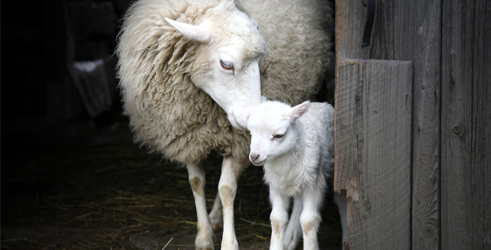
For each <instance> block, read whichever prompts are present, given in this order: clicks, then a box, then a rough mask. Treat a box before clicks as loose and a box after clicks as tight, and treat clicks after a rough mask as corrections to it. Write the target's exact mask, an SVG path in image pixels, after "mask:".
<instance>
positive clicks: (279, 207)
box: [269, 187, 289, 250]
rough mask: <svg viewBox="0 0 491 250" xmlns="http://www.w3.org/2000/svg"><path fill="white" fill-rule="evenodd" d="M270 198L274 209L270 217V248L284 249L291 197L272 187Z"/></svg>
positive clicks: (273, 249) (274, 249)
mask: <svg viewBox="0 0 491 250" xmlns="http://www.w3.org/2000/svg"><path fill="white" fill-rule="evenodd" d="M269 198H270V200H271V205H272V206H273V209H272V211H271V215H270V216H269V219H270V220H271V243H270V247H269V249H270V250H281V249H283V241H284V238H285V228H286V224H287V223H288V212H287V210H288V206H289V198H288V197H286V196H283V195H281V194H280V193H279V192H278V191H277V190H276V189H275V188H273V187H270V190H269Z"/></svg>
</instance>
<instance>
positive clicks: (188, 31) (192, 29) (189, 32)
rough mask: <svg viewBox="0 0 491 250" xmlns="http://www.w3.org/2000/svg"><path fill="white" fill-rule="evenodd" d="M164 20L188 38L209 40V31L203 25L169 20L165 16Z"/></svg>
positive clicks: (202, 40)
mask: <svg viewBox="0 0 491 250" xmlns="http://www.w3.org/2000/svg"><path fill="white" fill-rule="evenodd" d="M165 20H166V21H167V22H168V23H169V24H170V25H172V26H174V28H176V29H177V30H179V32H181V33H182V34H183V35H184V36H185V37H187V38H189V39H193V40H197V41H200V42H207V41H209V40H210V32H209V31H208V29H207V28H206V27H205V26H204V25H192V24H187V23H182V22H178V21H174V20H171V19H169V18H167V17H166V18H165Z"/></svg>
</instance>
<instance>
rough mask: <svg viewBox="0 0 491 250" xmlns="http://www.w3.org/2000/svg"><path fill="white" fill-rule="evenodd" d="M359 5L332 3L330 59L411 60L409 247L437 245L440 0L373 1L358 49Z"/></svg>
mask: <svg viewBox="0 0 491 250" xmlns="http://www.w3.org/2000/svg"><path fill="white" fill-rule="evenodd" d="M365 11H366V10H365V8H364V6H363V1H358V0H338V1H336V56H337V58H338V59H339V58H359V59H379V60H399V61H412V62H413V67H414V71H413V77H414V89H413V98H414V102H413V103H414V106H413V124H414V126H413V148H412V157H413V164H412V173H413V174H412V222H411V227H412V243H411V244H412V248H413V249H418V250H420V249H428V250H429V249H433V250H437V249H439V246H440V207H439V206H440V202H439V195H440V189H439V188H440V157H441V155H440V151H441V148H440V136H441V132H440V123H441V122H440V113H441V67H440V64H441V51H442V50H441V35H442V34H441V21H442V1H440V0H416V1H382V0H377V9H376V15H375V23H374V27H373V34H372V45H371V46H369V47H367V48H365V49H362V48H361V35H362V33H363V30H362V28H363V26H364V20H365V15H366V13H365Z"/></svg>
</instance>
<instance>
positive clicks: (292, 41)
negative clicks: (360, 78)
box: [239, 0, 334, 105]
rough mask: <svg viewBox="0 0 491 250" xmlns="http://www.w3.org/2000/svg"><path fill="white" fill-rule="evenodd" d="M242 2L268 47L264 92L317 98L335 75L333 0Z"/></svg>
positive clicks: (289, 99) (286, 98) (293, 101)
mask: <svg viewBox="0 0 491 250" xmlns="http://www.w3.org/2000/svg"><path fill="white" fill-rule="evenodd" d="M239 5H240V8H241V9H243V10H244V12H246V13H247V14H248V15H249V16H250V17H251V18H252V19H254V20H256V21H257V22H258V24H259V32H260V33H261V35H263V37H264V39H265V40H266V43H267V46H268V49H267V51H266V55H265V56H264V58H263V59H262V61H261V65H260V66H261V69H260V70H261V92H262V94H263V95H264V96H266V97H267V98H268V99H270V100H278V101H282V102H286V103H289V104H290V105H297V104H299V103H300V102H303V101H305V100H313V99H315V98H314V97H315V95H316V94H317V93H318V92H319V90H320V88H321V86H322V84H325V83H326V82H327V81H328V80H329V79H330V78H332V72H331V71H332V58H333V53H332V51H331V46H332V41H331V38H332V33H333V26H334V20H333V8H332V6H331V3H330V2H329V1H328V0H286V1H285V0H240V1H239ZM320 101H325V100H320Z"/></svg>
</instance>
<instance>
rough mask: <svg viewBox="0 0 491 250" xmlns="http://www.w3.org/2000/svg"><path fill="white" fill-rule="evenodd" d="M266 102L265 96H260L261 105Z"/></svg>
mask: <svg viewBox="0 0 491 250" xmlns="http://www.w3.org/2000/svg"><path fill="white" fill-rule="evenodd" d="M267 101H268V99H267V98H266V96H263V95H262V96H261V103H263V102H267Z"/></svg>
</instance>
